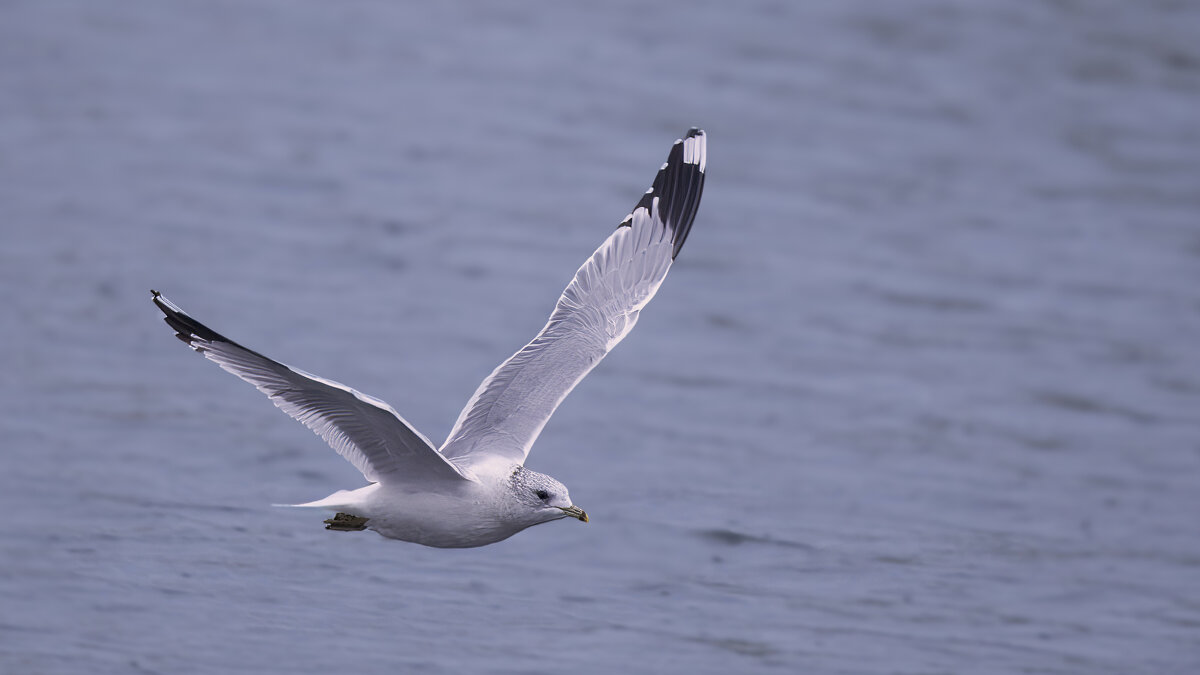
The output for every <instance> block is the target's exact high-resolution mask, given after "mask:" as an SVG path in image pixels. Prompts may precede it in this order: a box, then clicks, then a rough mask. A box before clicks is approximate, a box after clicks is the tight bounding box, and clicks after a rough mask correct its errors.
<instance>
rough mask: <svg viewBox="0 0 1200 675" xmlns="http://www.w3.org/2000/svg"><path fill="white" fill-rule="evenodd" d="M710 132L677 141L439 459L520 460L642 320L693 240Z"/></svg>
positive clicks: (476, 467)
mask: <svg viewBox="0 0 1200 675" xmlns="http://www.w3.org/2000/svg"><path fill="white" fill-rule="evenodd" d="M705 153H706V147H705V138H704V132H703V131H701V130H699V129H692V130H691V131H689V132H688V133H687V135H686V136H685V137H684V138H682V139H680V140H677V141H675V145H674V146H673V147H672V148H671V153H670V155H669V156H668V158H667V162H666V163H665V164H663V165H662V168H661V169H660V170H659V172H658V175H657V176H656V177H655V178H654V184H653V185H652V186H651V187H650V189H649V190H647V191H646V193H645V194H644V195H643V196H642V199H641V201H639V202H638V204H637V206H635V207H634V209H633V212H632V213H630V214H629V216H627V217H626V218H625V220H623V221H622V222H621V224H620V225H619V226H618V227H617V229H616V231H615V232H613V234H612V235H611V236H610V237H609V238H608V239H607V240H605V242H604V243H603V244H601V245H600V248H598V249H596V252H595V253H593V254H592V257H591V258H589V259H588V260H587V262H585V263H584V264H583V266H582V267H580V268H579V271H578V272H576V273H575V278H574V279H572V280H571V283H570V284H569V285H568V286H567V288H566V290H565V291H563V294H562V297H561V298H559V300H558V304H557V305H556V306H555V308H554V312H553V313H552V314H551V315H550V321H549V322H548V323H547V324H546V326H545V328H543V329H542V331H541V332H540V333H538V335H537V337H535V338H534V339H533V341H532V342H530V343H529V344H527V345H525V347H523V348H522V349H521V350H520V351H518V352H517V353H516V354H514V355H513V356H512V357H511V358H509V359H508V360H507V361H505V362H504V363H502V364H501V365H500V367H499V368H497V369H496V370H495V371H494V372H493V373H492V374H491V375H490V376H489V377H488V378H487V379H485V380H484V381H483V383H482V384H480V385H479V389H478V390H476V392H475V395H474V396H472V397H471V400H470V401H469V402H468V403H467V407H466V408H464V409H463V411H462V413H461V414H460V415H459V417H458V421H457V422H456V423H455V424H454V428H453V429H452V430H451V431H450V437H449V439H447V441H446V443H445V445H443V446H442V454H443V455H445V456H446V457H448V458H449V459H451V460H452V461H453V462H454V463H455V464H458V465H460V466H464V467H468V468H470V469H471V470H472V471H480V470H483V471H486V470H487V469H486V468H485V466H491V467H492V468H493V469H494V470H503V469H505V468H507V467H510V466H512V465H513V464H521V463H523V462H524V461H525V457H526V456H527V455H528V454H529V448H530V447H531V446H532V445H533V442H534V440H536V439H537V436H538V434H539V433H541V431H542V427H544V426H545V425H546V422H547V420H549V419H550V415H552V414H553V413H554V410H555V408H557V407H558V404H559V403H561V402H562V400H563V399H564V398H565V397H566V396H567V394H568V393H570V392H571V389H573V388H574V387H575V385H576V384H577V383H578V382H579V381H580V380H582V379H583V377H584V376H585V375H587V374H588V372H589V371H591V369H592V368H593V367H595V366H596V364H597V363H599V362H600V359H602V358H604V356H605V355H606V354H608V352H609V351H610V350H611V349H612V348H613V347H615V346H616V344H617V343H618V342H620V341H621V339H622V338H624V337H625V336H626V335H627V334H628V333H629V331H631V330H633V326H634V324H635V323H637V320H638V313H639V312H641V309H642V307H644V306H645V305H646V303H647V302H650V299H651V298H653V297H654V294H655V292H656V291H658V287H659V285H660V284H662V282H663V279H664V278H666V276H667V270H668V269H670V267H671V263H672V262H673V261H674V260H675V256H676V255H678V254H679V249H680V248H681V247H682V246H683V242H684V240H685V239H686V238H687V235H688V231H689V230H690V229H691V227H692V220H693V219H694V218H695V216H696V209H697V207H698V206H699V204H700V192H701V190H702V189H703V187H704V165H705Z"/></svg>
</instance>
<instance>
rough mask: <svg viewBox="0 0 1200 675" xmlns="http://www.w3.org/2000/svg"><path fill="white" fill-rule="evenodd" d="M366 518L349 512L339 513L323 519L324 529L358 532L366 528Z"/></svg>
mask: <svg viewBox="0 0 1200 675" xmlns="http://www.w3.org/2000/svg"><path fill="white" fill-rule="evenodd" d="M367 520H369V519H368V518H363V517H361V516H352V515H350V514H349V513H339V514H337V515H336V516H334V517H332V518H330V519H329V520H326V521H325V529H327V530H337V531H338V532H358V531H359V530H365V529H367Z"/></svg>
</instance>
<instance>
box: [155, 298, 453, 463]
mask: <svg viewBox="0 0 1200 675" xmlns="http://www.w3.org/2000/svg"><path fill="white" fill-rule="evenodd" d="M151 293H152V294H153V295H154V304H155V305H157V306H158V308H159V309H160V310H162V312H163V314H165V315H166V319H165V320H166V322H167V323H168V324H170V326H171V328H173V329H175V332H176V337H178V338H179V339H180V340H183V341H184V342H185V343H186V344H187V345H188V346H189V347H191V348H192V349H195V350H196V351H198V352H200V353H201V354H203V355H204V357H205V358H207V359H208V360H210V361H212V362H214V363H216V364H217V365H218V366H220V367H221V368H223V369H224V370H226V371H228V372H230V373H233V374H234V375H237V376H238V377H240V378H242V379H243V380H245V381H247V382H249V383H250V384H252V385H254V386H255V387H256V388H258V390H259V391H261V392H262V393H264V394H266V395H267V396H268V397H270V399H271V401H272V402H273V403H274V404H275V405H276V406H277V407H278V408H279V409H280V410H282V411H284V412H285V413H287V414H288V415H291V416H292V417H293V418H295V419H296V420H298V421H299V422H300V423H301V424H303V425H304V426H306V427H308V428H309V429H311V430H312V431H313V432H314V433H316V434H317V435H318V436H320V437H321V438H323V439H325V442H327V443H329V445H330V446H331V447H333V449H334V450H337V452H338V454H340V455H342V456H343V457H345V458H346V459H347V460H349V461H350V463H351V464H353V465H354V466H355V467H356V468H357V469H358V470H359V471H361V472H362V474H363V476H365V477H366V479H367V480H369V481H372V482H384V483H388V482H394V481H410V480H411V481H428V480H430V479H434V478H444V479H453V480H463V479H464V478H467V476H466V475H465V474H464V473H463V472H460V471H459V470H458V468H457V467H456V466H454V465H453V464H451V463H450V462H448V461H446V459H445V458H444V457H443V456H442V455H441V454H440V453H439V452H438V451H437V449H436V448H435V447H434V446H433V444H432V443H430V442H429V439H428V438H425V436H423V435H421V433H420V432H418V431H417V430H416V429H413V428H412V426H410V425H409V424H408V422H406V421H405V420H404V418H402V417H400V415H398V414H397V413H396V411H395V410H393V409H392V407H391V406H389V405H388V404H387V403H384V402H383V401H381V400H379V399H377V398H375V397H373V396H367V395H366V394H363V393H360V392H357V391H355V390H353V389H351V388H349V387H347V386H345V385H343V384H339V383H337V382H334V381H332V380H326V379H325V378H322V377H317V376H316V375H311V374H309V373H306V372H304V371H302V370H298V369H295V368H292V367H290V366H285V365H284V364H282V363H279V362H277V361H274V360H272V359H269V358H267V357H265V356H263V355H262V354H259V353H258V352H255V351H251V350H249V349H246V348H245V347H243V346H241V345H239V344H238V343H236V342H234V341H233V340H230V339H229V338H226V337H225V336H223V335H221V334H220V333H217V332H216V331H214V330H212V329H211V328H209V327H207V326H205V325H204V324H202V323H200V322H199V321H196V320H195V319H193V318H192V317H190V316H188V315H187V314H186V313H184V311H183V310H182V309H180V308H179V307H177V306H176V305H175V303H173V302H171V301H170V300H168V299H166V298H164V297H163V296H162V295H160V294H159V293H158V291H151Z"/></svg>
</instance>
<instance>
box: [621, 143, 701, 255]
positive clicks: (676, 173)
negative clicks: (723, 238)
mask: <svg viewBox="0 0 1200 675" xmlns="http://www.w3.org/2000/svg"><path fill="white" fill-rule="evenodd" d="M707 152H708V148H707V142H706V138H705V134H704V130H703V129H700V128H699V127H692V128H691V129H689V130H688V132H687V133H686V134H685V135H684V137H683V138H681V139H679V140H677V141H675V144H674V145H672V146H671V154H670V155H668V156H667V162H666V163H665V164H663V166H662V168H661V169H659V171H658V175H657V176H655V177H654V184H653V185H652V186H651V188H650V189H649V190H648V191H646V194H645V195H643V196H642V199H641V201H639V202H638V207H641V206H645V207H646V208H650V206H651V205H652V204H653V201H654V197H658V198H659V202H658V211H659V214H660V216H661V217H662V219H663V222H664V223H666V225H667V227H668V228H670V230H671V241H672V242H673V243H674V248H673V249H672V250H671V259H672V260H674V259H675V257H676V256H678V255H679V251H680V250H681V249H682V248H683V243H684V242H685V241H687V236H688V233H689V232H691V230H692V222H693V221H694V220H695V218H696V211H697V209H698V208H699V207H700V194H701V193H702V192H703V191H704V169H705V165H706V163H707ZM634 209H635V210H636V209H637V207H634Z"/></svg>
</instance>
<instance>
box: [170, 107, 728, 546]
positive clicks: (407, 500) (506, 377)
mask: <svg viewBox="0 0 1200 675" xmlns="http://www.w3.org/2000/svg"><path fill="white" fill-rule="evenodd" d="M705 155H706V148H705V136H704V132H703V131H700V130H698V129H692V130H691V131H689V132H688V134H687V136H686V137H685V138H684V139H681V140H678V141H676V142H675V146H674V147H673V148H672V150H671V154H670V156H669V157H668V159H667V162H666V163H665V164H663V166H662V168H661V169H660V170H659V172H658V175H657V176H656V177H655V181H654V184H653V185H652V186H651V188H650V189H649V190H647V191H646V194H645V195H643V197H642V199H641V201H639V202H638V204H637V205H636V206H635V207H634V209H633V211H632V212H631V213H630V214H629V216H627V217H626V218H625V219H624V220H623V221H622V222H621V224H620V225H619V226H618V227H617V230H616V231H615V232H614V233H613V234H612V235H611V236H610V237H609V238H608V239H607V240H606V241H605V242H604V243H603V244H601V246H600V248H599V249H597V250H596V252H595V253H594V254H593V255H592V256H591V257H590V258H589V259H588V260H587V261H585V262H584V264H583V265H582V266H581V267H580V268H579V271H578V272H576V274H575V277H574V279H572V281H571V283H570V284H568V286H567V288H566V290H565V291H563V294H562V297H560V298H559V301H558V303H557V305H556V306H555V309H554V312H553V313H552V314H551V316H550V320H549V321H548V322H547V324H546V326H545V327H544V328H543V329H542V331H541V332H540V333H539V334H538V335H537V336H536V337H535V338H534V339H533V340H532V341H531V342H530V343H529V344H527V345H525V347H523V348H522V349H521V350H519V351H518V352H517V353H516V354H514V355H513V356H512V357H511V358H509V359H508V360H507V361H505V362H504V363H502V364H501V365H500V366H499V367H498V368H496V370H495V371H494V372H493V373H492V374H491V375H490V376H489V377H488V378H486V379H485V380H484V381H483V383H482V384H480V386H479V389H478V390H476V392H475V395H474V396H472V397H471V399H470V401H468V403H467V406H466V407H465V408H464V409H463V412H462V414H461V415H459V418H458V421H457V422H456V423H455V425H454V428H453V429H452V430H451V432H450V435H449V437H448V439H447V440H446V442H445V443H444V444H443V445H442V446H441V447H440V448H437V447H435V446H434V445H433V444H432V443H430V441H429V439H428V438H426V437H425V436H423V435H422V434H421V433H420V432H418V431H416V430H415V429H413V428H412V426H411V425H409V424H408V423H407V422H406V421H405V420H404V418H402V417H400V415H399V414H397V413H396V411H395V410H393V409H392V408H391V407H390V406H389V405H388V404H387V403H384V402H383V401H381V400H379V399H376V398H374V397H371V396H368V395H366V394H362V393H360V392H357V391H355V390H353V389H350V388H349V387H346V386H345V385H342V384H339V383H337V382H333V381H331V380H326V379H324V378H321V377H318V376H316V375H312V374H309V373H306V372H304V371H301V370H298V369H296V368H291V367H289V366H286V365H283V364H281V363H279V362H277V361H274V360H272V359H269V358H267V357H266V356H263V355H262V354H259V353H257V352H254V351H252V350H249V349H246V348H245V347H242V346H241V345H239V344H237V343H236V342H234V341H232V340H230V339H228V338H226V337H224V336H222V335H221V334H219V333H217V332H215V331H213V330H212V329H210V328H208V327H207V326H205V325H203V324H201V323H200V322H198V321H196V320H195V319H193V318H192V317H190V316H188V315H187V314H186V313H185V312H184V311H183V310H182V309H180V308H179V307H177V306H176V305H175V304H174V303H172V302H170V301H169V300H167V299H166V298H165V297H163V296H162V295H160V294H159V293H158V292H156V291H152V294H153V296H154V302H155V304H156V305H158V307H159V309H161V310H162V312H163V313H164V314H165V315H166V321H167V323H168V324H169V325H170V326H171V327H172V328H173V329H175V331H176V336H177V337H178V338H179V339H180V340H183V341H184V342H185V343H187V344H188V345H189V346H190V347H192V348H193V349H195V350H196V351H198V352H200V353H202V354H204V356H205V357H206V358H208V359H210V360H212V361H214V362H216V363H217V364H218V365H219V366H221V368H223V369H225V370H227V371H229V372H231V373H233V374H234V375H237V376H238V377H240V378H242V379H244V380H246V381H247V382H250V383H251V384H253V385H254V386H255V387H257V388H258V389H259V391H261V392H263V393H264V394H266V395H267V396H268V397H270V398H271V400H272V401H273V402H274V403H275V405H276V406H278V407H279V408H280V409H282V410H283V411H284V412H286V413H288V414H289V415H291V416H292V417H294V418H295V419H297V420H299V421H300V422H301V423H303V424H304V425H305V426H307V427H308V428H310V429H312V430H313V432H315V433H316V434H318V435H319V436H321V437H322V438H324V439H325V440H326V442H328V443H329V444H330V445H331V446H332V447H333V448H334V449H335V450H337V452H338V453H339V454H341V455H342V456H344V457H345V458H346V459H347V460H349V461H350V462H351V463H353V464H354V466H355V467H357V468H358V469H359V470H360V471H361V472H362V473H363V476H364V477H365V478H366V479H367V480H368V481H370V483H371V484H370V485H367V486H366V487H363V488H359V489H357V490H342V491H339V492H336V493H334V494H332V495H330V496H329V497H326V498H325V499H321V500H318V501H315V502H309V503H306V504H298V505H297V506H298V507H306V508H319V509H325V510H328V511H332V512H335V513H337V515H336V516H335V517H333V518H331V519H330V520H327V521H325V522H326V523H327V524H328V527H329V529H333V530H362V529H371V530H374V531H375V532H378V533H379V534H381V535H383V536H385V537H389V538H393V539H401V540H404V541H410V542H414V543H418V544H424V545H426V546H436V547H443V548H463V547H472V546H483V545H486V544H491V543H494V542H497V541H500V540H502V539H506V538H508V537H510V536H512V535H514V534H516V533H517V532H520V531H521V530H523V529H525V528H527V527H531V526H533V525H537V524H539V523H544V522H548V521H551V520H558V519H560V518H566V517H568V516H570V517H573V518H578V519H579V520H582V521H584V522H587V514H586V513H584V512H583V511H582V510H581V509H579V508H578V507H576V506H574V505H573V504H572V503H571V498H570V495H569V494H568V492H567V489H566V487H565V486H563V485H562V483H560V482H558V481H557V480H555V479H553V478H551V477H549V476H546V475H544V474H540V473H537V472H536V471H531V470H529V469H526V468H525V467H524V462H525V458H526V456H527V455H528V453H529V449H530V447H531V446H532V445H533V442H534V440H536V439H537V436H538V434H539V433H540V432H541V430H542V427H543V426H545V424H546V421H547V420H549V418H550V415H551V414H553V412H554V410H555V408H557V407H558V404H559V403H560V402H562V400H563V398H564V397H566V395H567V394H568V393H569V392H570V391H571V389H572V388H574V386H575V385H576V384H577V383H578V382H579V381H580V380H581V379H583V377H584V376H585V375H587V373H588V372H590V371H591V369H592V368H593V367H595V365H596V364H597V363H599V362H600V360H601V359H603V358H604V356H605V355H606V354H607V353H608V352H609V351H610V350H611V349H612V348H613V347H614V346H615V345H616V344H617V343H618V342H620V341H621V339H622V338H624V337H625V335H627V334H628V333H629V331H630V330H632V329H633V326H634V324H635V323H637V319H638V315H639V313H640V312H641V310H642V308H643V307H644V306H645V305H646V303H647V302H649V301H650V299H651V298H652V297H653V296H654V293H655V292H656V291H657V290H658V287H659V285H660V284H661V283H662V281H663V279H664V278H665V277H666V274H667V271H668V269H669V268H670V266H671V263H672V262H673V261H674V259H675V256H676V255H677V254H678V253H679V249H680V247H681V246H682V245H683V242H684V240H685V239H686V237H687V234H688V231H689V230H690V228H691V224H692V220H693V218H694V217H695V213H696V208H697V207H698V206H699V202H700V193H701V191H702V189H703V185H704V168H705V161H706V160H705Z"/></svg>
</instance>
